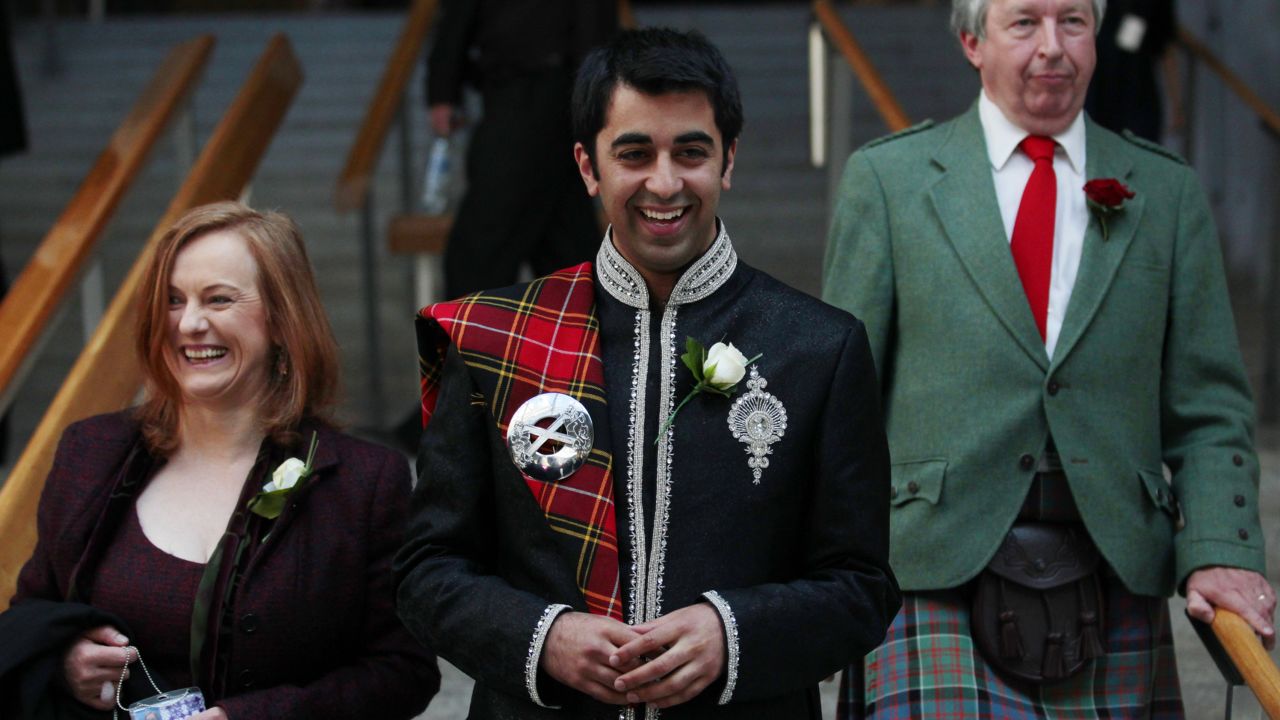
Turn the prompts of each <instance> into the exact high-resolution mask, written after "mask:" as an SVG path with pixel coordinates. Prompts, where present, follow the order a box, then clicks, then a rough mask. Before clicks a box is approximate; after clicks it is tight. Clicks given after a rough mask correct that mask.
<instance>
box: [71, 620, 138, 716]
mask: <svg viewBox="0 0 1280 720" xmlns="http://www.w3.org/2000/svg"><path fill="white" fill-rule="evenodd" d="M128 645H129V638H127V637H125V636H124V635H123V634H121V633H120V631H119V630H116V629H115V628H113V627H111V626H110V625H103V626H101V627H96V628H94V629H92V630H90V631H88V632H86V633H85V634H84V635H81V636H80V639H79V640H76V641H75V642H74V643H72V644H71V647H70V648H69V649H68V650H67V654H66V655H64V656H62V673H63V676H64V678H65V679H66V682H67V689H68V690H70V692H71V696H72V697H74V698H75V699H76V700H79V701H80V702H82V703H84V704H85V705H88V706H89V707H91V708H93V709H94V710H110V709H111V708H112V707H114V706H115V704H116V683H117V682H119V681H120V670H121V668H122V667H124V665H125V657H126V655H128V659H129V660H133V659H134V658H136V657H137V655H136V654H135V653H133V652H132V650H131V649H130V648H129V647H128ZM124 676H125V677H126V678H127V677H129V671H128V670H125V675H124Z"/></svg>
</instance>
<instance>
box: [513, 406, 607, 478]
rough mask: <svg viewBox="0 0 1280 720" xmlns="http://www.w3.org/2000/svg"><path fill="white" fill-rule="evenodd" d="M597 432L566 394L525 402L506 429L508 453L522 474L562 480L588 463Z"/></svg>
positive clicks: (582, 410)
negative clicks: (509, 452)
mask: <svg viewBox="0 0 1280 720" xmlns="http://www.w3.org/2000/svg"><path fill="white" fill-rule="evenodd" d="M594 441H595V429H594V425H593V424H592V422H591V416H590V415H589V414H587V409H586V408H585V407H583V406H582V403H580V402H578V401H577V400H575V399H574V398H572V397H570V396H568V395H565V394H563V393H542V394H541V395H535V396H533V397H531V398H529V399H528V400H526V401H524V403H522V404H521V405H520V407H519V408H517V409H516V412H515V414H514V415H512V416H511V424H510V425H508V426H507V449H508V450H510V451H511V462H513V463H515V466H516V467H517V468H519V470H520V472H522V473H524V474H525V475H528V476H529V477H531V478H534V479H535V480H544V481H548V482H554V481H556V480H563V479H565V478H567V477H569V476H570V475H572V474H573V473H575V472H577V470H578V468H580V467H582V464H583V463H585V462H586V461H587V456H588V455H590V454H591V446H592V444H593V443H594Z"/></svg>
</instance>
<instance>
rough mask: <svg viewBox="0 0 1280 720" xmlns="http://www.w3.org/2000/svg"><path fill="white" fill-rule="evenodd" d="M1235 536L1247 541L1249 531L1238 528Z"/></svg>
mask: <svg viewBox="0 0 1280 720" xmlns="http://www.w3.org/2000/svg"><path fill="white" fill-rule="evenodd" d="M1236 535H1239V536H1240V539H1241V540H1248V539H1249V531H1248V530H1245V529H1244V528H1240V529H1239V530H1237V531H1236Z"/></svg>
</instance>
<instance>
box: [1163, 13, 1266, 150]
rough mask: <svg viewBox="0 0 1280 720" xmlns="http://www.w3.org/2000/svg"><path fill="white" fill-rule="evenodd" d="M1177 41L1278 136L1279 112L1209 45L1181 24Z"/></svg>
mask: <svg viewBox="0 0 1280 720" xmlns="http://www.w3.org/2000/svg"><path fill="white" fill-rule="evenodd" d="M1178 42H1179V43H1181V44H1182V46H1183V47H1185V48H1186V49H1187V52H1189V53H1191V54H1192V55H1194V56H1195V57H1196V59H1197V60H1199V61H1200V62H1203V63H1204V64H1205V65H1207V66H1208V67H1209V69H1210V70H1212V71H1213V72H1214V73H1216V74H1217V75H1218V77H1220V78H1222V84H1223V85H1226V86H1227V88H1229V89H1230V90H1231V92H1233V93H1235V94H1236V97H1239V98H1240V99H1241V100H1243V101H1244V104H1245V105H1248V106H1249V109H1250V110H1253V112H1254V113H1256V114H1257V115H1258V117H1259V118H1260V119H1261V120H1262V122H1263V123H1265V124H1266V126H1267V127H1268V128H1270V129H1271V132H1272V133H1274V134H1276V135H1277V136H1280V113H1277V112H1276V111H1275V110H1274V109H1272V108H1271V106H1269V105H1267V103H1266V101H1265V100H1263V99H1262V97H1261V96H1260V95H1258V94H1257V93H1256V92H1254V91H1253V89H1252V88H1250V87H1249V86H1248V85H1247V84H1246V83H1245V81H1244V80H1241V79H1240V76H1239V75H1236V74H1235V73H1234V72H1232V70H1231V68H1229V67H1227V64H1226V63H1224V62H1222V60H1221V59H1220V58H1219V57H1218V56H1217V55H1216V54H1214V52H1213V51H1212V50H1210V49H1209V46H1207V45H1205V44H1204V43H1202V42H1200V39H1199V38H1197V37H1196V36H1195V35H1192V34H1191V32H1190V31H1188V30H1187V29H1186V28H1185V27H1182V26H1181V25H1179V26H1178Z"/></svg>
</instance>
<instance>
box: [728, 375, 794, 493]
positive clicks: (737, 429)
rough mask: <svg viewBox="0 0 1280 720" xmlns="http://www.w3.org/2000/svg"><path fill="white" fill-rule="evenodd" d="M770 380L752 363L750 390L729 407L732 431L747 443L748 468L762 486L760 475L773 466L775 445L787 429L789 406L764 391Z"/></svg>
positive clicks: (755, 480) (749, 381) (753, 481)
mask: <svg viewBox="0 0 1280 720" xmlns="http://www.w3.org/2000/svg"><path fill="white" fill-rule="evenodd" d="M768 384H769V382H768V381H767V380H765V379H764V378H762V377H760V371H759V370H758V369H756V366H754V365H752V366H751V375H750V377H749V378H748V379H747V388H748V390H747V392H746V393H745V394H743V395H742V396H740V397H739V398H738V399H737V400H734V401H733V405H732V406H731V407H730V408H729V432H731V433H733V436H734V437H735V438H737V439H738V440H741V441H742V442H744V443H746V445H747V447H746V451H747V454H748V455H750V457H748V458H747V467H749V468H751V475H752V476H753V477H754V479H753V480H752V483H754V484H756V485H759V484H760V476H761V475H763V474H764V469H765V468H767V467H769V455H771V454H772V453H773V447H772V445H773V444H774V443H776V442H778V441H779V440H781V439H782V436H783V435H784V434H785V433H786V431H787V409H786V408H785V407H783V406H782V401H781V400H779V399H778V398H776V397H774V396H773V395H772V394H770V393H767V392H765V391H764V388H765V386H766V385H768Z"/></svg>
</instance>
